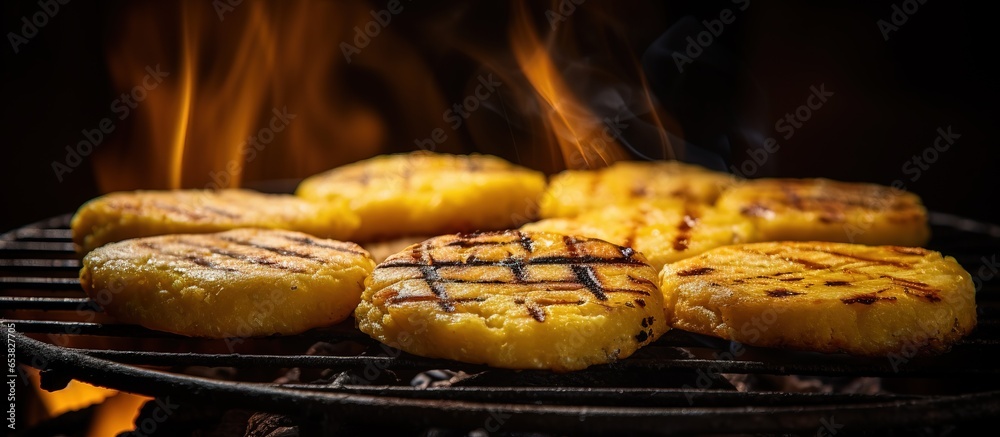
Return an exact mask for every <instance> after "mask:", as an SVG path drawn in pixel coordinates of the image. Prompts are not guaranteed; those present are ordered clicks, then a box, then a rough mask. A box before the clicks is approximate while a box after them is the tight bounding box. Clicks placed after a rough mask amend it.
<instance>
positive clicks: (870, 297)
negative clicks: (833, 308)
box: [840, 293, 896, 305]
mask: <svg viewBox="0 0 1000 437" xmlns="http://www.w3.org/2000/svg"><path fill="white" fill-rule="evenodd" d="M880 300H885V301H894V300H896V298H895V297H893V296H889V297H881V296H876V295H875V293H867V294H861V295H858V296H854V297H849V298H844V299H841V300H840V301H841V302H843V303H845V304H848V305H850V304H852V303H860V304H863V305H871V304H873V303H875V302H878V301H880Z"/></svg>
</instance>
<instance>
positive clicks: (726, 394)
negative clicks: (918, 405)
mask: <svg viewBox="0 0 1000 437" xmlns="http://www.w3.org/2000/svg"><path fill="white" fill-rule="evenodd" d="M270 386H272V387H283V388H295V389H302V390H314V391H320V392H328V393H355V394H365V395H372V396H392V397H398V398H409V399H441V398H447V399H449V400H455V401H488V402H503V403H516V402H523V401H524V399H525V397H528V398H530V399H532V400H534V401H541V402H546V403H553V404H559V405H602V406H619V407H624V406H632V407H690V406H691V404H692V402H691V400H692V399H696V400H697V401H698V403H700V404H711V405H715V406H732V407H738V406H795V405H824V404H828V403H830V402H836V403H843V404H863V403H870V402H886V401H900V400H918V399H927V398H928V396H915V395H886V394H882V395H866V394H831V393H789V392H782V391H759V392H738V391H732V390H711V389H705V390H701V389H674V388H641V387H629V388H615V387H598V388H573V389H567V388H563V387H470V386H464V387H448V388H434V387H427V388H419V387H402V386H392V385H381V386H371V385H342V386H336V385H316V384H280V385H277V384H270ZM626 394H627V395H628V396H623V395H626Z"/></svg>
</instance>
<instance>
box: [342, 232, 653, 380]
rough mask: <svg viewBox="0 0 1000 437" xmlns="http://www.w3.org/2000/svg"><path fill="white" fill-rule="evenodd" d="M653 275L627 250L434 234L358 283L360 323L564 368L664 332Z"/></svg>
mask: <svg viewBox="0 0 1000 437" xmlns="http://www.w3.org/2000/svg"><path fill="white" fill-rule="evenodd" d="M662 304H663V298H662V295H661V294H660V291H659V289H658V288H657V286H656V272H655V271H654V270H653V269H652V268H651V267H649V265H648V264H646V260H645V257H643V256H642V255H641V254H639V253H637V252H635V251H634V250H632V249H629V248H625V247H621V246H616V245H613V244H611V243H607V242H604V241H601V240H594V239H586V238H575V237H570V236H564V235H557V234H550V233H533V232H519V231H505V232H488V233H475V234H457V235H446V236H441V237H435V238H432V239H430V240H427V241H425V242H423V243H421V244H416V245H413V246H411V247H410V248H408V249H407V250H404V251H403V252H400V253H398V254H396V255H393V256H391V257H389V259H387V260H386V261H385V262H383V263H381V264H379V265H378V267H376V269H375V272H374V273H373V274H372V276H371V277H369V279H368V280H367V281H366V288H365V292H364V294H363V296H362V301H361V304H360V305H358V309H357V311H356V312H355V318H356V320H357V322H358V326H359V328H360V329H361V331H363V332H365V333H367V334H368V335H371V336H372V337H373V338H375V339H376V340H378V341H381V342H382V343H384V344H387V345H389V346H392V347H396V348H399V349H402V350H404V351H407V352H410V353H413V354H416V355H420V356H425V357H435V358H448V359H452V360H457V361H463V362H467V363H475V364H486V365H490V366H494V367H502V368H510V369H551V370H555V371H571V370H578V369H583V368H586V367H588V366H591V365H594V364H602V363H609V362H612V361H615V360H618V359H622V358H625V357H628V356H629V355H631V354H632V353H633V352H635V351H636V350H637V349H639V348H640V347H641V346H643V345H646V344H648V343H650V342H652V341H653V340H655V339H656V338H658V337H660V336H661V335H662V334H663V333H664V332H666V331H667V329H668V327H667V320H666V318H665V316H664V311H663V306H662Z"/></svg>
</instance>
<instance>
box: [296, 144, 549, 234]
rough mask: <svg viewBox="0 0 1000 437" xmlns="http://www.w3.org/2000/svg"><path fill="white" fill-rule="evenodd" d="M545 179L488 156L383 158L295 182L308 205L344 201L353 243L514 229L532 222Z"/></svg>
mask: <svg viewBox="0 0 1000 437" xmlns="http://www.w3.org/2000/svg"><path fill="white" fill-rule="evenodd" d="M544 189H545V175H543V174H542V173H540V172H537V171H533V170H529V169H526V168H523V167H519V166H516V165H514V164H511V163H509V162H507V161H505V160H503V159H501V158H498V157H495V156H490V155H478V154H472V155H447V154H435V153H429V152H414V153H409V154H395V155H382V156H377V157H374V158H371V159H368V160H364V161H360V162H356V163H354V164H349V165H346V166H343V167H339V168H336V169H333V170H330V171H328V172H326V173H322V174H319V175H316V176H312V177H310V178H307V179H306V180H304V181H302V184H300V185H299V188H298V191H297V192H296V194H297V195H299V196H300V197H302V198H305V199H310V200H346V201H347V202H349V205H350V208H351V210H352V211H354V212H356V213H357V214H358V215H359V216H360V217H361V227H360V228H359V229H358V230H357V232H356V233H355V234H354V235H353V236H352V240H355V241H364V242H368V241H376V240H386V239H392V238H396V237H403V236H412V235H440V234H445V233H451V232H463V231H474V230H498V229H507V228H511V227H517V226H519V225H521V224H522V223H524V222H527V221H530V220H533V219H535V218H536V215H537V205H538V198H539V196H540V195H541V194H542V191H543V190H544Z"/></svg>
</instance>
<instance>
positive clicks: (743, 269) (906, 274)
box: [660, 242, 976, 356]
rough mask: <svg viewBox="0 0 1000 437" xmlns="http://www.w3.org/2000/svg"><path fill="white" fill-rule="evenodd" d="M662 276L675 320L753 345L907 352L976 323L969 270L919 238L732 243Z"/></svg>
mask: <svg viewBox="0 0 1000 437" xmlns="http://www.w3.org/2000/svg"><path fill="white" fill-rule="evenodd" d="M660 280H661V286H662V289H663V294H664V299H665V301H666V307H667V313H668V314H669V315H670V317H671V319H672V321H673V326H674V327H676V328H680V329H684V330H687V331H691V332H697V333H701V334H707V335H714V336H718V337H722V338H725V339H729V340H735V341H739V342H742V343H747V344H751V345H756V346H770V347H781V348H789V349H802V350H810V351H818V352H831V353H833V352H846V353H849V354H854V355H867V356H875V355H884V356H890V354H897V355H898V356H908V355H906V354H913V353H915V352H919V353H924V354H928V353H937V352H942V351H945V350H947V348H948V347H949V346H950V345H951V344H952V343H954V342H955V341H956V340H958V339H959V338H961V337H962V336H964V335H966V334H968V333H969V332H970V331H971V330H972V329H973V328H974V327H975V325H976V304H975V290H974V287H973V284H972V278H971V277H970V275H969V273H968V272H966V271H965V270H964V269H962V267H961V266H960V265H959V264H958V263H957V262H956V261H955V259H954V258H951V257H943V256H941V254H940V253H938V252H933V251H929V250H926V249H920V248H911V247H898V246H878V247H872V246H862V245H853V244H845V243H823V242H777V243H756V244H745V245H736V246H726V247H720V248H718V249H713V250H710V251H708V252H705V253H703V254H701V255H699V256H697V257H693V258H688V259H686V260H682V261H679V262H676V263H673V264H668V265H667V266H666V267H664V268H663V271H662V272H661V273H660Z"/></svg>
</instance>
